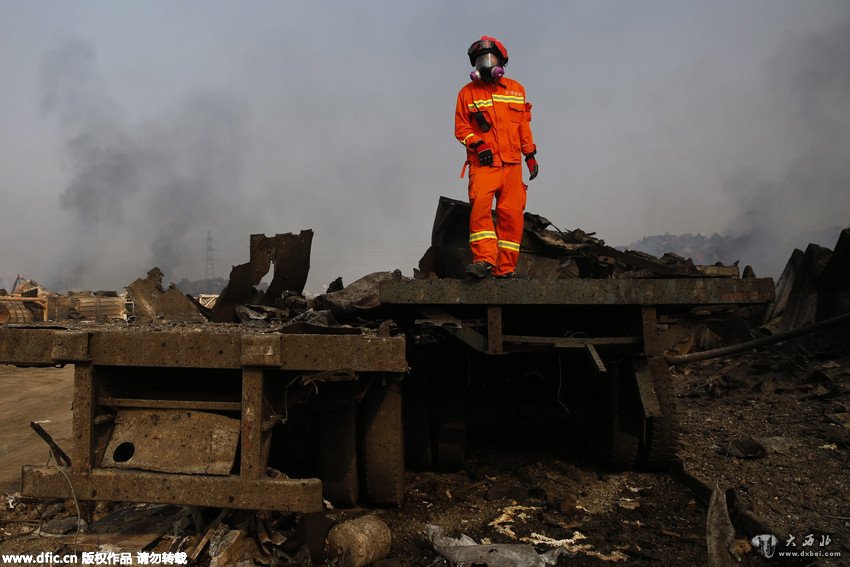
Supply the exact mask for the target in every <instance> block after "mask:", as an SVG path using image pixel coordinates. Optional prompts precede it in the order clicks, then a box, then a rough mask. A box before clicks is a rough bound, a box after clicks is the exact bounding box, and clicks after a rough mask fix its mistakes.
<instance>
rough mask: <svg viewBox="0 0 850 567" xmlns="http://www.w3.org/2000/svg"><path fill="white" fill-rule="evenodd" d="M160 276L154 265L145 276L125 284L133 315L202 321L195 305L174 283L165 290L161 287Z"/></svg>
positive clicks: (161, 275) (183, 320) (141, 317)
mask: <svg viewBox="0 0 850 567" xmlns="http://www.w3.org/2000/svg"><path fill="white" fill-rule="evenodd" d="M162 277H163V274H162V271H161V270H160V269H159V268H157V267H154V268H152V269H151V270H150V271H149V272H148V275H147V277H144V278H139V279H137V280H136V281H134V282H133V283H131V284H130V285H128V286H127V295H128V297H129V299H130V300H131V301H132V303H133V315H134V316H135V317H137V318H139V319H148V320H151V321H156V320H157V319H164V320H166V321H182V322H187V323H190V322H191V323H196V322H197V323H200V322H202V321H204V317H203V316H202V315H201V314H200V313H199V312H198V309H197V308H196V307H195V305H194V304H193V303H192V302H191V301H190V300H189V299H188V298H187V297H186V296H185V295H183V294H182V293H181V292H180V290H178V289H177V288H176V287H175V286H174V284H171V285H170V286H169V287H168V289H167V290H166V289H163V288H162Z"/></svg>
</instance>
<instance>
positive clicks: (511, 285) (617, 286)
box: [380, 278, 773, 469]
mask: <svg viewBox="0 0 850 567" xmlns="http://www.w3.org/2000/svg"><path fill="white" fill-rule="evenodd" d="M380 298H381V303H382V305H388V306H392V307H393V308H395V311H394V313H393V316H394V317H395V318H396V319H397V321H399V323H400V324H401V326H402V327H404V328H406V329H407V330H408V357H409V358H410V359H411V360H412V361H413V362H412V363H411V365H412V372H413V380H411V381H410V382H411V384H410V385H411V387H410V388H408V390H409V391H412V392H414V393H413V395H412V396H411V398H412V399H411V400H410V401H411V402H418V403H416V406H415V407H413V408H409V409H408V415H409V416H413V417H412V419H411V421H413V422H415V424H416V425H418V426H419V429H420V430H421V429H423V426H422V423H423V422H427V421H428V420H429V419H430V420H432V421H434V423H430V424H428V425H426V426H424V429H425V431H426V432H425V437H427V434H428V432H430V434H431V436H432V438H431V439H430V443H429V440H428V439H427V438H423V435H418V438H417V435H416V434H415V432H416V430H417V427H415V426H411V424H408V437H409V440H408V445H409V447H410V448H411V455H409V458H408V461H409V462H410V463H411V464H412V465H413V466H418V467H427V466H430V465H434V466H436V467H437V468H442V469H457V468H460V467H461V466H463V463H464V461H465V439H466V436H465V424H464V421H465V416H464V408H463V404H462V402H460V403H459V402H458V398H459V397H462V396H463V389H462V387H461V388H458V386H457V384H458V383H463V382H465V381H466V376H464V375H463V374H467V375H472V374H475V373H476V370H478V372H477V373H478V374H487V373H490V374H496V373H501V374H504V373H514V374H518V373H519V372H520V371H521V370H523V365H526V366H528V367H532V368H534V371H535V373H536V374H537V375H541V374H542V375H544V376H545V375H549V377H551V378H553V379H554V380H555V381H556V382H557V383H558V385H559V387H558V390H557V397H558V398H559V399H558V400H557V401H558V403H560V404H562V405H563V406H564V407H565V408H566V409H567V410H568V411H569V412H570V414H571V421H572V422H573V423H574V426H575V427H576V429H577V430H580V431H583V432H585V433H590V434H591V437H592V438H593V439H594V447H593V448H594V452H595V453H596V454H597V456H598V457H599V459H600V460H601V461H602V463H603V464H605V465H606V466H608V467H611V468H615V469H628V468H632V467H635V466H638V467H643V468H649V469H657V468H661V467H664V466H668V465H670V464H672V463H673V462H675V461H676V459H677V447H678V432H679V416H678V409H677V405H676V400H675V396H674V393H673V384H672V376H671V374H670V372H669V370H668V367H667V365H666V364H665V362H664V360H663V358H662V356H661V355H662V353H661V350H660V347H659V345H658V341H657V336H656V329H657V325H658V321H659V317H661V316H667V315H670V314H674V313H681V312H683V311H684V312H687V311H688V310H689V309H690V308H692V307H694V306H706V305H715V306H717V305H720V306H722V305H738V306H746V305H753V304H762V303H766V302H769V301H770V300H771V299H772V298H773V281H772V280H771V279H769V278H765V279H749V280H740V279H720V278H653V279H643V280H613V279H604V280H602V279H569V280H550V281H535V280H527V281H516V280H513V281H498V280H487V281H483V282H469V281H463V280H452V279H441V280H416V281H406V282H386V283H384V284H382V286H381V292H380ZM435 344H436V345H437V346H436V347H435ZM452 347H455V348H457V347H461V348H462V350H465V351H466V352H467V353H469V354H470V356H467V357H466V359H465V361H464V362H463V363H455V364H454V366H455V367H460V368H462V369H464V370H462V371H461V372H457V371H455V372H454V373H455V374H456V375H455V376H454V377H453V378H452V379H448V380H447V379H446V377H445V374H447V373H452V370H451V369H450V367H449V366H450V365H449V366H446V365H439V364H434V363H433V361H432V359H434V358H435V354H433V353H435V352H442V353H449V352H451V348H452ZM429 351H431V354H428V352H429ZM529 355H533V357H532V359H531V360H528V358H527V357H528V356H529ZM522 356H525V357H526V360H525V361H523V360H521V359H520V357H522ZM562 357H563V358H564V359H565V360H562ZM547 366H548V368H547ZM565 367H566V372H565ZM457 374H461V375H457ZM553 375H554V376H553ZM485 380H486V377H485ZM414 382H420V383H421V382H425V383H431V384H432V385H433V387H431V388H430V390H429V391H423V389H422V388H421V387H419V388H417V385H416V384H414ZM562 390H563V396H562ZM427 395H430V396H432V398H433V400H432V403H431V406H430V407H424V406H425V404H423V403H422V401H421V399H418V400H417V398H422V397H424V396H427ZM409 405H412V404H409ZM429 448H430V452H429V451H428V449H429Z"/></svg>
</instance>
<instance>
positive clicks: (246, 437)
mask: <svg viewBox="0 0 850 567" xmlns="http://www.w3.org/2000/svg"><path fill="white" fill-rule="evenodd" d="M263 382H264V377H263V370H262V369H261V368H246V369H245V370H243V371H242V425H241V435H240V440H241V449H240V454H241V461H240V465H239V474H240V475H241V476H242V478H252V479H256V478H260V477H261V476H262V474H263V473H264V472H265V470H266V463H265V462H263V459H262V456H263V451H262V446H263V443H262V441H263V419H264V416H263Z"/></svg>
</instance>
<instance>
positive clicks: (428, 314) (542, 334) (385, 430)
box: [0, 278, 773, 512]
mask: <svg viewBox="0 0 850 567" xmlns="http://www.w3.org/2000/svg"><path fill="white" fill-rule="evenodd" d="M772 297H773V282H772V280H770V279H761V280H758V279H750V280H737V279H736V280H733V279H719V278H669V279H661V278H654V279H647V280H612V279H607V280H586V279H574V280H555V281H533V280H526V281H496V280H487V281H483V282H477V283H471V282H465V281H462V280H450V279H443V280H413V281H389V282H385V283H384V284H382V285H381V288H380V301H381V306H382V307H381V309H382V310H384V311H385V314H386V315H387V316H388V317H391V318H392V319H393V320H395V321H396V323H397V324H398V325H399V326H400V327H401V328H402V329H403V331H404V333H405V336H401V335H399V336H388V333H387V332H379V333H378V334H377V335H375V334H280V333H258V332H252V331H250V330H248V329H245V328H243V327H239V326H223V327H218V326H215V325H213V326H208V327H204V326H203V325H199V326H192V325H185V326H182V327H176V328H174V327H170V328H169V327H167V328H164V329H157V328H155V326H153V327H147V326H142V327H138V328H135V329H133V328H126V329H121V330H97V329H93V330H87V329H85V328H70V329H68V328H66V329H63V328H44V327H38V326H33V325H30V326H11V325H7V326H5V327H0V362H4V363H9V364H16V365H19V366H39V365H42V366H43V365H61V364H73V365H75V368H76V369H75V375H74V399H73V418H72V429H73V447H72V448H71V451H70V455H71V457H70V461H71V462H70V463H65V464H64V466H49V467H33V466H25V467H24V470H23V479H22V487H23V490H22V492H23V493H24V494H25V495H29V496H36V497H47V498H65V497H69V496H71V493H72V490H71V488H70V487H72V489H73V494H74V495H75V496H76V498H78V499H81V500H118V501H144V502H161V503H176V504H184V505H196V506H210V507H222V508H244V509H260V510H262V509H268V510H279V511H298V512H313V511H319V510H321V509H322V499H323V496H324V497H325V498H327V499H330V500H331V501H333V502H335V503H336V504H339V505H352V504H354V503H355V502H356V501H357V500H358V498H359V496H360V489H361V488H362V489H363V492H364V493H365V496H366V498H367V499H368V500H369V501H370V502H372V503H374V504H378V505H394V504H398V503H399V502H400V501H401V499H402V496H403V493H404V487H403V478H404V450H405V449H404V447H403V438H402V435H403V426H402V413H401V389H400V388H399V382H400V381H401V378H402V376H403V375H404V374H405V373H408V372H409V374H410V376H409V377H407V379H406V380H405V382H406V383H407V384H409V385H411V386H414V388H413V390H414V391H415V390H416V386H417V385H421V384H428V383H430V384H432V385H437V387H438V389H437V397H436V398H432V399H431V401H430V402H428V401H426V400H425V396H422V399H420V398H419V397H418V396H417V395H416V394H414V397H412V398H408V399H406V400H405V404H406V406H407V408H408V411H406V415H405V418H406V420H407V421H408V422H410V421H411V420H413V421H415V416H416V408H417V407H422V406H423V404H424V405H428V404H430V409H429V412H430V415H431V416H432V417H433V416H436V420H437V421H436V422H435V423H432V427H429V428H428V431H427V433H426V437H427V438H426V439H424V440H423V439H421V438H420V439H419V440H418V445H419V447H418V448H417V447H415V446H410V447H409V449H410V450H411V456H412V457H415V456H416V454H418V450H419V449H421V448H422V446H423V445H427V446H429V447H430V448H432V449H433V451H432V456H433V459H432V460H430V461H428V462H425V463H423V462H422V461H420V462H419V464H420V465H421V464H426V465H427V464H434V465H436V466H437V467H439V468H458V467H459V466H462V464H463V462H464V423H463V416H462V415H461V414H462V411H461V414H459V413H458V402H459V400H460V398H462V395H463V392H462V390H460V391H459V390H458V389H457V387H458V382H459V377H458V376H456V375H451V374H447V375H444V376H439V375H438V374H439V371H435V368H440V365H439V364H437V365H434V364H429V363H423V362H422V361H423V360H426V361H427V360H428V359H429V358H430V359H431V361H432V362H433V361H434V360H435V359H439V358H441V357H448V358H447V360H446V361H444V362H445V364H449V365H451V364H452V359H451V353H457V352H467V353H472V355H473V356H472V357H470V360H471V361H473V363H475V364H478V363H480V362H481V361H485V360H486V361H488V363H489V364H494V363H495V364H497V365H503V366H505V367H506V368H508V367H509V365H506V364H503V363H502V361H511V360H515V359H518V357H522V356H526V357H528V356H532V357H534V358H535V359H536V360H538V361H541V363H542V364H543V365H544V366H545V364H550V363H551V362H552V361H553V360H555V359H557V362H558V363H560V362H561V358H560V357H561V356H562V355H563V356H564V357H565V358H567V359H568V360H569V362H571V363H572V364H571V368H570V371H569V372H565V373H564V374H563V379H564V381H565V397H564V401H565V402H566V404H567V405H568V406H569V407H571V408H573V410H575V411H574V412H573V413H574V417H576V418H577V421H578V422H579V423H578V424H579V426H580V427H582V428H585V429H591V430H594V431H596V433H597V438H598V439H599V440H600V442H599V443H598V444H597V445H598V452H599V456H600V457H601V459H602V460H603V462H605V463H606V464H608V465H609V466H612V467H616V468H630V467H632V466H635V465H642V466H646V467H660V466H663V465H666V464H669V463H670V462H671V461H673V460H675V458H676V446H677V427H678V416H677V410H676V406H675V399H674V397H673V393H672V383H671V376H670V374H669V372H668V369H667V367H666V365H665V364H664V362H663V359H662V358H661V356H660V355H661V353H660V350H659V347H658V345H657V342H656V326H657V323H658V318H659V316H660V315H661V314H665V313H671V312H675V311H677V310H682V309H688V308H690V307H692V306H698V305H730V304H734V305H750V304H761V303H766V302H769V301H770V300H771V299H772ZM382 327H383V326H382ZM429 343H430V346H428V345H429ZM434 345H436V346H434ZM429 349H431V350H429ZM445 364H444V365H443V366H442V368H446V366H445ZM410 366H412V368H410ZM455 374H456V373H455ZM446 384H448V386H449V389H448V390H443V391H440V390H439V388H441V387H443V386H444V385H446ZM318 389H321V391H322V395H320V396H312V397H311V393H312V392H315V391H317V390H318ZM420 391H421V390H420ZM408 392H409V389H408ZM432 393H433V389H432ZM317 400H319V401H317ZM559 401H560V400H559ZM305 408H307V409H306V411H305ZM583 409H584V410H589V411H581V410H583ZM133 411H135V412H142V413H141V414H140V415H142V416H143V417H144V418H145V419H149V420H152V421H153V423H154V427H153V428H152V429H150V430H148V431H154V432H158V433H154V434H151V435H148V434H140V438H139V439H138V445H139V446H138V447H134V446H133V444H132V443H130V447H129V450H130V452H129V453H127V454H129V455H130V457H127V454H125V453H126V452H127V450H128V447H127V445H126V444H125V445H124V446H123V447H121V446H120V445H119V446H116V445H115V443H116V442H117V441H120V439H117V440H113V441H114V442H113V443H112V444H111V445H110V440H111V438H112V437H113V436H114V432H115V429H116V427H117V425H116V421H121V420H123V421H125V422H126V421H132V420H130V419H129V417H130V416H131V413H130V412H133ZM145 412H146V413H145ZM299 413H300V414H301V415H302V416H303V415H307V416H308V419H312V420H313V425H314V428H313V434H314V435H315V436H316V437H317V439H318V442H319V450H318V451H317V452H316V461H317V462H316V463H315V464H316V468H317V469H318V474H317V475H316V476H319V477H320V478H321V480H320V479H319V478H289V477H286V475H269V474H267V473H268V471H267V466H268V465H269V464H270V463H271V462H274V461H283V462H284V463H285V462H286V461H287V459H288V454H287V453H286V452H285V451H282V452H281V451H279V450H274V449H273V447H272V437H273V435H272V433H273V432H274V431H280V430H281V428H282V427H283V425H284V424H286V427H287V428H288V427H290V422H289V420H293V421H292V422H291V423H294V419H295V417H297V415H298V414H299ZM198 415H200V416H202V417H201V418H200V419H202V420H203V419H211V420H212V419H218V418H219V417H228V416H229V417H230V418H231V419H232V420H233V422H234V423H235V424H236V425H234V428H233V430H232V432H231V434H230V437H229V438H230V439H231V442H232V445H231V450H232V455H233V456H232V459H231V460H232V462H231V461H225V464H224V465H222V464H221V463H213V464H215V465H216V466H217V467H219V470H218V472H217V474H209V471H208V470H207V468H205V467H210V466H212V465H211V464H210V463H209V462H207V461H205V460H204V458H196V459H195V460H196V461H197V462H194V463H188V464H187V463H183V462H182V461H187V462H188V461H191V459H192V455H195V456H196V457H197V455H198V454H199V450H198V449H197V448H194V449H193V446H194V445H196V444H198V443H199V440H198V439H197V438H193V437H192V434H191V431H192V429H191V427H189V428H188V429H187V431H185V432H182V433H181V430H180V429H179V428H176V427H174V426H173V424H172V426H171V428H170V429H169V427H167V426H166V427H163V428H162V429H161V430H160V429H159V428H158V427H156V426H157V425H158V424H159V423H160V421H161V420H163V419H172V420H175V421H174V423H177V421H178V420H183V421H180V422H181V423H189V422H191V421H192V420H195V421H196V422H197V419H199V418H198ZM118 416H121V419H120V420H119V419H117V417H118ZM203 416H206V417H203ZM411 416H412V417H411ZM204 423H205V422H203V421H202V422H201V429H202V430H203V428H204V427H205V425H204ZM414 425H415V424H412V423H408V424H407V429H409V430H410V431H415V430H416V427H415V426H414ZM140 431H142V430H140ZM195 431H197V429H196V430H195ZM181 435H182V436H181ZM142 437H144V439H142ZM148 437H155V438H156V439H154V441H152V440H151V439H149V438H148ZM213 437H214V436H213ZM223 437H228V434H227V432H225V434H224V435H223ZM276 437H279V436H277V435H276ZM151 443H153V447H154V450H153V452H154V453H157V452H158V451H161V452H162V454H160V455H158V457H154V458H153V461H156V460H157V458H159V459H160V460H164V461H169V462H167V463H166V464H165V465H164V466H160V465H159V464H156V465H155V466H153V467H151V466H149V465H150V463H147V465H145V466H136V465H135V464H134V462H133V461H132V454H133V452H132V451H133V450H134V449H140V448H141V447H142V446H143V445H144V444H148V445H150V444H151ZM157 443H160V444H159V445H157ZM216 443H218V444H219V445H221V443H223V442H221V440H220V439H219V440H215V439H214V440H213V441H210V440H207V446H208V447H209V448H210V451H209V452H212V449H215V448H217V447H218V445H216ZM119 449H120V450H121V451H124V453H120V451H119ZM193 451H194V452H193ZM200 453H204V451H200ZM140 454H141V451H140ZM204 454H205V453H204ZM142 460H143V459H142V458H141V457H139V461H142ZM122 463H123V464H122ZM169 463H170V464H169ZM177 464H181V465H183V468H179V467H177V468H175V466H176V465H177ZM190 465H191V466H190ZM158 466H159V467H160V468H156V467H158ZM222 466H224V468H223V469H221V467H222ZM139 469H142V470H139Z"/></svg>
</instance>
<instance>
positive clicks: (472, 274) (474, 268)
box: [466, 262, 493, 280]
mask: <svg viewBox="0 0 850 567" xmlns="http://www.w3.org/2000/svg"><path fill="white" fill-rule="evenodd" d="M492 269H493V266H492V265H491V264H489V263H487V262H473V263H471V264H467V265H466V276H467V277H469V278H474V279H477V280H483V279H484V278H486V277H487V276H489V275H490V270H492Z"/></svg>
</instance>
